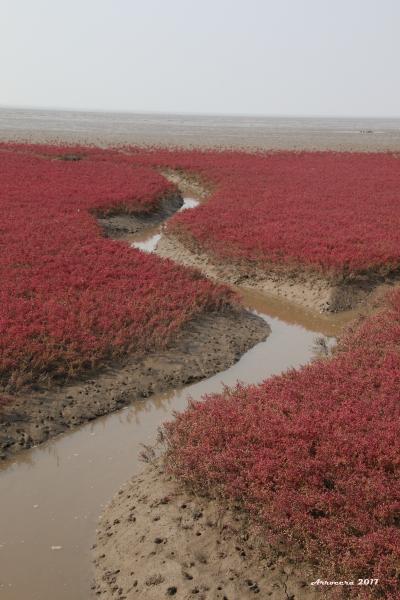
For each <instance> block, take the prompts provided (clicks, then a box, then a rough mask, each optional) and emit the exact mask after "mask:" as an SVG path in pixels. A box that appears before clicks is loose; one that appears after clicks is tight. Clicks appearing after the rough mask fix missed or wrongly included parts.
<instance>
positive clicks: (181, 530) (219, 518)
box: [92, 462, 317, 600]
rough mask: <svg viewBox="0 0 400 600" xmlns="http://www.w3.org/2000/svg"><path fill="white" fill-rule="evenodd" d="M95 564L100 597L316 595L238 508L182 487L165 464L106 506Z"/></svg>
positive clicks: (303, 573) (204, 599)
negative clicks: (267, 545)
mask: <svg viewBox="0 0 400 600" xmlns="http://www.w3.org/2000/svg"><path fill="white" fill-rule="evenodd" d="M94 565H95V582H94V584H93V586H92V589H93V590H94V591H95V594H96V596H97V597H99V598H107V599H110V598H120V599H123V600H135V599H136V598H146V600H161V599H164V598H168V597H175V598H178V599H179V600H184V599H185V600H186V599H189V598H199V599H201V600H223V599H224V598H225V599H228V598H229V600H251V599H253V598H260V599H261V598H262V599H266V598H271V600H278V599H279V600H281V599H283V598H286V599H287V598H296V600H313V599H314V598H317V593H316V591H315V587H312V586H310V583H311V582H312V574H311V573H309V572H307V570H305V567H304V565H301V564H299V563H297V564H294V563H291V562H289V560H288V559H287V557H286V556H285V554H284V553H283V552H280V551H279V552H278V551H276V550H273V549H272V548H267V547H266V546H265V545H262V544H261V543H260V539H259V538H258V537H257V534H256V533H255V532H254V530H253V529H252V527H251V524H250V522H249V520H248V518H247V517H246V515H245V513H243V511H242V510H240V508H239V507H238V506H234V505H231V506H228V505H224V504H223V503H221V500H220V499H219V500H218V501H217V500H214V499H212V498H202V497H199V496H196V495H194V494H191V493H190V492H189V491H188V490H185V489H182V488H181V487H180V486H179V484H178V483H177V482H176V481H174V480H173V479H171V477H169V476H168V475H166V474H165V473H164V471H163V467H162V463H160V462H156V463H155V464H154V465H151V466H148V467H147V468H146V469H145V470H144V471H143V473H141V474H140V475H137V476H136V477H134V478H133V479H132V480H131V481H129V482H128V483H126V484H125V485H124V486H123V488H121V489H120V490H119V492H118V493H117V494H116V496H115V497H114V498H113V500H112V501H111V502H110V504H109V505H108V506H107V507H106V509H105V511H104V513H103V515H102V517H101V521H100V523H99V527H98V531H97V538H96V543H95V547H94Z"/></svg>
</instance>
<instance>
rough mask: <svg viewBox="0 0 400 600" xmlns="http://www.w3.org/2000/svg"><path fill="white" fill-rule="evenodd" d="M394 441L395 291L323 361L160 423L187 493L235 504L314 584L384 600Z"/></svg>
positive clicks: (399, 552) (393, 506)
mask: <svg viewBox="0 0 400 600" xmlns="http://www.w3.org/2000/svg"><path fill="white" fill-rule="evenodd" d="M399 434H400V292H399V291H396V293H393V294H392V295H391V297H389V298H388V300H387V304H386V306H385V308H384V310H381V311H379V312H378V313H376V314H375V315H374V316H372V317H370V318H368V319H366V320H365V321H363V322H362V323H361V324H359V326H358V327H357V328H356V329H355V331H353V332H349V333H348V335H347V336H345V338H344V339H343V341H342V343H341V345H340V346H339V350H338V351H337V352H336V353H335V354H334V356H333V357H332V358H330V359H327V360H320V361H318V362H315V363H313V364H310V365H308V366H306V367H304V368H302V369H300V370H298V371H289V372H287V373H286V374H284V375H282V376H279V377H278V376H277V377H273V378H271V379H269V380H266V381H265V382H264V383H263V384H262V385H259V386H255V385H253V386H248V387H241V386H239V387H238V388H237V389H232V390H231V391H226V392H225V393H224V394H221V395H212V396H209V397H206V398H205V399H203V401H201V402H196V403H193V404H192V405H191V407H190V408H189V409H188V410H187V411H186V412H184V413H182V414H180V415H178V416H177V418H176V420H175V421H174V422H172V423H170V424H168V425H167V426H166V435H167V441H168V455H167V458H168V464H169V466H170V469H171V471H172V472H173V473H174V475H176V476H178V477H179V479H181V480H183V481H184V482H186V483H187V484H189V485H190V487H194V488H195V489H196V490H197V491H200V492H202V493H204V492H211V493H212V494H215V493H216V492H217V493H220V494H221V495H222V496H223V497H225V498H226V497H228V498H231V499H235V500H239V501H241V502H243V504H244V507H245V508H246V509H247V510H248V511H249V512H250V514H251V515H252V516H253V517H254V518H255V519H256V521H257V522H258V523H260V524H261V525H262V527H263V531H264V535H265V537H266V539H267V540H268V541H272V542H273V543H276V542H277V541H279V542H282V541H283V542H284V543H285V545H286V547H287V549H288V551H289V553H290V552H292V553H293V554H294V556H295V557H296V556H298V555H299V554H300V557H301V558H304V557H307V558H308V559H309V560H310V563H311V565H312V567H313V572H314V573H315V579H316V578H317V577H320V578H321V579H324V580H330V581H337V580H341V579H342V580H349V578H350V579H351V580H357V578H358V577H359V578H365V577H366V576H368V577H375V578H379V585H378V586H377V587H376V589H372V588H371V589H369V590H364V591H363V592H361V590H360V589H359V590H358V593H359V594H360V596H357V597H360V598H361V597H371V598H375V597H377V598H391V599H393V600H395V599H397V598H398V595H397V592H396V590H398V589H399V588H398V586H399V577H400V572H399V558H400V529H399V525H400V435H399ZM296 552H297V554H296ZM362 594H365V596H364V595H362ZM340 597H344V596H340Z"/></svg>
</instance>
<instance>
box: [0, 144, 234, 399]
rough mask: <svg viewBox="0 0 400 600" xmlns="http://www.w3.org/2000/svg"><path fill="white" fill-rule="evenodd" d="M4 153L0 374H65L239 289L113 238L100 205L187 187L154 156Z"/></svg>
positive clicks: (126, 204)
mask: <svg viewBox="0 0 400 600" xmlns="http://www.w3.org/2000/svg"><path fill="white" fill-rule="evenodd" d="M1 150H2V152H0V207H1V213H2V219H1V223H0V230H1V235H0V279H1V286H0V384H1V385H2V387H3V389H8V390H9V391H13V390H15V389H17V388H20V387H22V386H24V385H27V384H34V383H38V382H44V381H47V380H49V379H50V380H51V379H59V380H64V379H66V378H71V377H74V376H76V375H77V374H80V373H82V372H84V371H86V370H88V369H91V368H94V367H98V366H101V365H103V364H105V363H107V362H109V361H110V360H114V359H119V358H122V357H124V356H125V355H126V354H127V353H131V354H132V353H133V354H134V353H141V352H146V351H149V350H152V349H155V348H161V347H165V345H166V344H168V342H169V341H171V340H172V339H173V337H174V336H175V335H176V333H177V331H178V330H179V329H180V328H181V327H182V326H183V324H184V323H186V322H187V321H188V320H190V319H192V318H194V317H195V316H196V315H199V314H200V313H202V312H204V311H212V310H219V309H221V308H223V307H224V306H225V305H226V304H228V303H229V302H230V298H232V294H231V293H230V292H229V290H227V288H225V287H222V286H217V285H214V284H212V283H211V282H209V281H207V280H206V279H204V278H202V277H201V276H200V275H199V274H197V273H196V272H195V271H191V270H188V269H184V268H181V267H179V266H176V265H175V264H173V263H172V262H170V261H164V260H161V259H159V258H158V257H157V256H152V255H147V254H146V255H145V254H143V253H141V252H140V251H139V250H136V249H133V248H130V247H129V246H128V245H126V244H124V243H122V242H115V241H113V240H109V239H105V238H104V237H103V236H102V232H101V229H100V226H99V225H98V224H97V222H96V219H95V216H94V213H102V214H104V213H109V212H144V211H149V210H152V209H153V208H154V207H156V205H157V203H158V201H159V200H160V198H161V197H163V196H165V195H166V194H171V193H176V192H175V188H174V186H172V185H171V184H170V183H169V182H168V181H167V180H166V179H165V178H164V177H162V176H161V175H159V174H158V173H157V172H156V171H155V170H152V169H150V168H148V167H142V166H135V165H130V164H126V163H123V162H121V163H113V162H111V161H107V162H106V161H100V160H97V161H96V160H94V159H90V158H87V159H84V160H80V161H62V160H51V159H50V158H48V157H47V158H43V153H42V155H41V156H38V155H37V154H38V152H36V153H35V154H33V153H32V152H30V153H29V152H27V151H26V148H25V147H22V148H19V147H18V148H17V149H16V148H15V147H8V146H7V145H2V146H1Z"/></svg>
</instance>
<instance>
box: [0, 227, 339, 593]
mask: <svg viewBox="0 0 400 600" xmlns="http://www.w3.org/2000/svg"><path fill="white" fill-rule="evenodd" d="M149 235H150V237H151V236H159V235H162V230H159V231H156V232H148V236H149ZM139 241H140V242H141V243H142V242H146V240H145V239H142V240H137V242H139ZM147 241H149V238H147ZM156 241H157V240H156ZM156 241H155V242H154V241H153V246H154V243H156ZM153 246H152V247H146V248H143V249H146V250H150V251H152V250H154V247H153ZM241 293H242V296H243V300H244V303H245V304H246V305H247V307H248V309H249V310H252V311H254V312H256V313H257V314H259V315H260V316H261V317H262V318H264V319H266V320H267V322H268V323H269V325H270V326H271V329H272V332H271V335H270V336H269V337H268V339H267V340H266V341H265V342H262V343H259V344H257V345H256V346H255V347H254V348H252V349H251V350H250V351H248V352H247V353H246V354H244V355H243V356H242V358H241V359H240V360H239V362H238V363H236V364H235V365H234V366H232V367H231V368H229V369H227V370H226V371H223V372H221V373H218V374H217V375H214V376H213V377H210V378H208V379H206V380H203V381H201V382H199V383H196V384H193V385H190V386H186V387H184V388H182V389H178V390H174V391H171V392H170V393H168V394H163V395H159V396H154V397H152V398H149V399H146V400H141V401H137V402H135V403H134V404H133V405H131V406H129V407H127V408H125V409H122V410H121V411H119V412H117V413H113V414H111V415H108V416H106V417H103V418H100V419H97V420H96V421H94V422H91V423H89V424H87V425H84V426H82V427H80V428H78V429H76V430H74V431H72V432H70V433H67V434H64V435H62V436H59V437H57V438H54V439H52V440H51V441H49V442H47V443H46V444H43V445H42V446H40V447H38V448H33V449H31V450H28V451H25V452H22V453H20V454H19V455H18V456H17V457H15V458H13V459H12V460H10V461H7V462H4V463H1V464H0V503H1V504H0V507H1V510H0V598H1V600H88V599H89V598H91V591H90V585H91V577H92V572H91V555H90V547H91V545H92V544H93V542H94V538H95V530H96V523H97V520H98V517H99V514H100V513H101V511H102V509H103V507H104V505H105V504H106V503H107V502H108V501H109V500H110V499H111V497H112V495H113V494H114V493H115V492H116V491H117V490H118V488H119V487H120V486H121V485H122V484H123V483H124V482H125V481H126V480H127V479H129V478H130V477H132V476H133V475H134V474H136V473H137V472H138V471H140V470H141V469H142V468H143V465H142V463H141V462H140V461H139V460H138V455H139V452H140V450H141V444H143V443H152V442H153V441H154V440H155V437H156V432H157V428H158V426H159V425H161V424H162V423H163V422H164V421H165V420H167V419H169V418H171V415H172V413H173V411H175V410H182V409H184V408H185V406H186V404H187V398H188V397H189V396H190V397H192V398H195V399H199V398H201V396H202V395H203V394H205V393H210V392H218V391H221V390H222V386H223V384H227V385H234V384H235V383H236V382H237V381H238V380H240V381H242V382H244V383H258V382H260V381H262V380H263V379H265V378H266V377H268V376H270V375H273V374H277V373H281V372H282V371H284V370H286V369H288V368H291V367H298V366H299V365H302V364H305V363H306V362H308V361H309V360H311V359H312V357H313V355H314V341H315V337H316V335H320V334H325V335H328V336H334V335H335V334H336V333H337V332H338V331H339V330H340V327H341V325H342V321H341V319H340V317H331V318H327V317H323V316H318V315H315V314H312V313H309V312H307V311H304V310H303V309H299V308H297V307H294V306H293V305H291V304H289V303H287V302H285V301H280V300H279V301H278V300H277V299H274V298H267V297H265V296H264V295H262V294H259V293H257V292H252V291H241Z"/></svg>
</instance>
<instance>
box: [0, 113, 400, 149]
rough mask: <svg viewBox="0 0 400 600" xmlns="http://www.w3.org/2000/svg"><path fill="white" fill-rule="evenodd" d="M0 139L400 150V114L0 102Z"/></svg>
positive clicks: (196, 145) (111, 143) (203, 146)
mask: <svg viewBox="0 0 400 600" xmlns="http://www.w3.org/2000/svg"><path fill="white" fill-rule="evenodd" d="M0 141H16V142H31V143H44V142H51V143H52V142H66V143H71V144H74V143H79V144H85V143H86V144H96V145H99V146H112V145H126V144H131V145H143V146H148V145H157V146H181V147H185V148H187V147H201V148H207V147H213V148H215V147H225V148H226V147H231V148H245V149H247V150H256V149H263V150H285V149H287V150H289V149H290V150H336V151H361V152H373V151H380V152H382V151H400V119H373V118H362V119H356V118H304V117H299V118H294V117H290V118H283V117H276V118H275V117H274V118H273V117H231V116H226V117H221V116H215V117H212V116H199V115H162V114H144V113H137V114H135V113H101V112H84V111H82V112H77V111H65V110H57V111H53V110H29V109H22V108H18V109H12V108H0Z"/></svg>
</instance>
